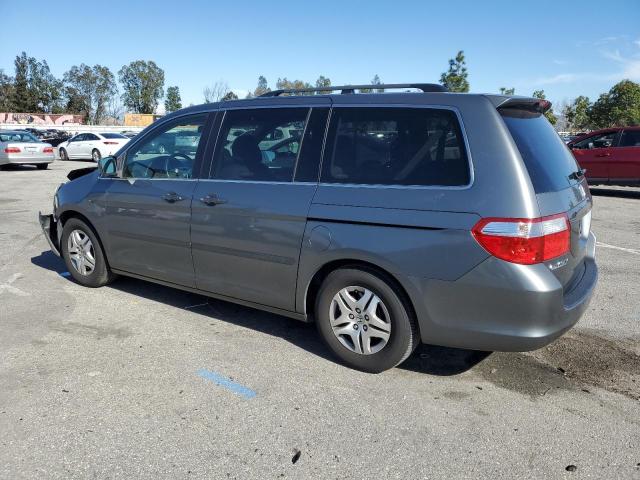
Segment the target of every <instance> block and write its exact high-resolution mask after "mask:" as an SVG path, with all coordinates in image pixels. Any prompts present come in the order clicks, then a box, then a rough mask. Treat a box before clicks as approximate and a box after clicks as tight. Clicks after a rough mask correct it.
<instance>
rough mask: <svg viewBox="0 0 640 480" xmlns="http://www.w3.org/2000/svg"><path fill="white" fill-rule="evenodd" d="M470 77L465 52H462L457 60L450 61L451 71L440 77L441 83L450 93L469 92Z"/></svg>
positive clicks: (457, 56)
mask: <svg viewBox="0 0 640 480" xmlns="http://www.w3.org/2000/svg"><path fill="white" fill-rule="evenodd" d="M468 75H469V74H468V73H467V67H466V62H465V59H464V51H463V50H460V51H459V52H458V54H457V55H456V58H452V59H450V60H449V70H448V71H446V72H444V73H443V74H442V75H441V76H440V83H441V84H442V85H444V86H445V87H446V88H447V90H449V91H450V92H468V91H469V81H468V80H467V77H468Z"/></svg>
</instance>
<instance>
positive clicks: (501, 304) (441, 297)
mask: <svg viewBox="0 0 640 480" xmlns="http://www.w3.org/2000/svg"><path fill="white" fill-rule="evenodd" d="M587 250H588V253H587V256H586V257H585V261H584V268H583V269H582V270H581V271H580V273H578V276H579V278H576V279H575V281H574V282H572V284H571V285H572V287H571V290H570V291H565V289H564V288H563V287H562V285H561V284H560V283H559V282H558V280H557V279H556V277H555V275H553V273H552V272H551V271H550V270H549V267H547V266H546V265H544V264H538V265H516V264H512V263H508V262H504V261H502V260H499V259H496V258H493V257H490V258H488V259H487V260H485V261H484V262H483V263H481V264H480V265H478V266H477V267H476V268H474V269H473V270H471V271H470V272H469V273H467V274H466V275H464V276H463V277H462V278H460V279H458V280H457V281H455V282H443V281H439V280H416V279H411V280H412V282H411V283H413V285H415V286H417V288H418V289H419V292H420V293H419V295H420V301H418V302H416V301H414V305H415V306H416V310H417V313H418V319H419V325H420V332H421V337H422V341H423V342H424V343H430V344H435V345H443V346H449V347H458V348H468V349H474V350H486V351H528V350H535V349H538V348H541V347H543V346H545V345H547V344H549V343H550V342H552V341H553V340H555V339H556V338H558V337H559V336H561V335H562V334H564V333H565V332H566V331H567V330H569V329H570V328H571V327H573V326H574V325H575V324H576V322H578V320H579V319H580V317H581V316H582V314H583V313H584V312H585V310H586V309H587V307H588V305H589V301H590V300H591V297H592V295H593V291H594V289H595V286H596V284H597V280H598V268H597V266H596V263H595V237H594V236H593V234H591V235H590V238H589V243H588V249H587Z"/></svg>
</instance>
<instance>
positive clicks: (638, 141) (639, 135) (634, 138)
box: [620, 130, 640, 147]
mask: <svg viewBox="0 0 640 480" xmlns="http://www.w3.org/2000/svg"><path fill="white" fill-rule="evenodd" d="M620 146H621V147H640V130H625V131H624V132H622V139H621V140H620Z"/></svg>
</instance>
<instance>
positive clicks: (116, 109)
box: [105, 95, 125, 125]
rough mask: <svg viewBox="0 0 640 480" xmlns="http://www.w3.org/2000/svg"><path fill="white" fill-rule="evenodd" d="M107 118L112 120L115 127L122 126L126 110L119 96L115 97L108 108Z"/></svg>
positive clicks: (108, 104)
mask: <svg viewBox="0 0 640 480" xmlns="http://www.w3.org/2000/svg"><path fill="white" fill-rule="evenodd" d="M105 113H106V116H107V117H109V118H111V119H112V121H113V122H114V125H122V122H123V120H124V114H125V108H124V104H123V103H122V100H121V98H120V96H119V95H115V96H114V97H113V98H111V100H110V101H109V103H107V106H106V111H105Z"/></svg>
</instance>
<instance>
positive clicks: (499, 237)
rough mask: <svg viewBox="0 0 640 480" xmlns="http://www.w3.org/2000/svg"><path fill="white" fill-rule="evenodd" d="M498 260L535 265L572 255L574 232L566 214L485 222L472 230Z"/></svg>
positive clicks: (491, 219) (486, 219)
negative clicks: (566, 254)
mask: <svg viewBox="0 0 640 480" xmlns="http://www.w3.org/2000/svg"><path fill="white" fill-rule="evenodd" d="M471 232H472V234H473V236H474V238H475V239H476V241H477V242H478V243H479V244H480V245H481V246H482V247H483V248H484V249H485V250H486V251H487V252H489V253H490V254H491V255H493V256H494V257H497V258H500V259H502V260H506V261H507V262H512V263H519V264H523V265H532V264H535V263H541V262H546V261H547V260H551V259H552V258H556V257H559V256H561V255H564V254H565V253H568V252H569V249H570V236H571V228H570V225H569V218H568V217H567V215H566V214H564V213H560V214H558V215H551V216H549V217H540V218H483V219H482V220H480V221H479V222H478V223H477V224H476V225H475V226H474V227H473V229H472V230H471Z"/></svg>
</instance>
